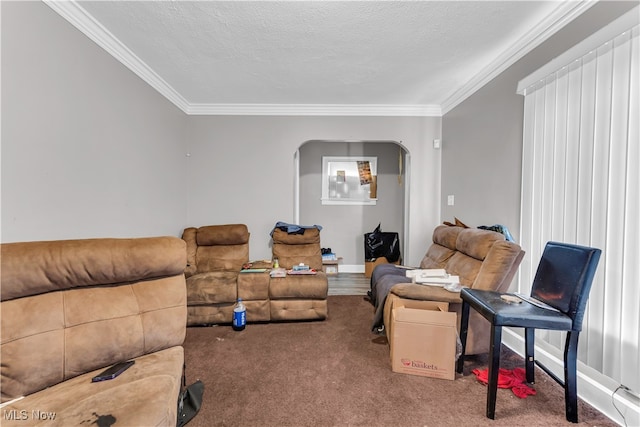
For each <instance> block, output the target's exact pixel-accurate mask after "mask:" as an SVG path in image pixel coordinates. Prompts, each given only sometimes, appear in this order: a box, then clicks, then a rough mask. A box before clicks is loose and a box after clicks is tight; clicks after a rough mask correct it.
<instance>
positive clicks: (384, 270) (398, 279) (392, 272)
mask: <svg viewBox="0 0 640 427" xmlns="http://www.w3.org/2000/svg"><path fill="white" fill-rule="evenodd" d="M406 271H407V270H406V269H404V268H398V267H396V265H395V264H380V265H378V266H376V268H374V269H373V272H372V273H371V304H373V306H374V307H375V309H376V311H375V314H374V315H373V324H372V325H371V330H372V331H373V332H376V333H382V332H383V331H384V329H383V328H382V326H384V317H383V313H384V303H385V301H386V300H387V295H388V294H389V292H390V291H391V288H392V287H393V286H394V285H396V284H398V283H411V279H410V278H408V277H407V276H406Z"/></svg>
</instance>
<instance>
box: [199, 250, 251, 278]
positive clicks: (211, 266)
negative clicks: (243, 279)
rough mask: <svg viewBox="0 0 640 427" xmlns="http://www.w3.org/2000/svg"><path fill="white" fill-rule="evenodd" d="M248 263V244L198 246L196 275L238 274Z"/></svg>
mask: <svg viewBox="0 0 640 427" xmlns="http://www.w3.org/2000/svg"><path fill="white" fill-rule="evenodd" d="M248 261H249V244H241V245H221V246H198V249H197V252H196V265H197V272H198V273H207V272H210V271H221V270H227V271H235V272H238V271H240V269H241V268H242V265H243V264H244V263H246V262H248Z"/></svg>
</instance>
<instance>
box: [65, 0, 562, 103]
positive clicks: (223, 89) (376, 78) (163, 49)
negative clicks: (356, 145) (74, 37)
mask: <svg viewBox="0 0 640 427" xmlns="http://www.w3.org/2000/svg"><path fill="white" fill-rule="evenodd" d="M77 4H79V5H80V6H81V8H83V9H84V10H85V11H86V12H87V13H88V14H89V15H90V16H91V17H93V19H95V20H96V21H97V22H98V23H99V24H101V25H102V26H103V27H104V28H105V29H106V30H107V31H108V32H109V33H111V35H112V36H113V37H115V39H117V40H119V41H120V42H121V43H122V44H123V45H124V46H126V48H127V49H128V50H130V51H131V52H132V53H133V55H134V56H136V57H137V58H139V60H140V61H142V62H143V63H144V64H146V65H147V66H148V67H149V68H150V69H151V70H153V72H154V73H155V74H157V76H159V77H160V79H162V80H164V82H166V84H167V85H168V86H170V87H171V88H172V89H173V90H174V91H175V92H177V93H178V94H180V96H181V97H182V98H183V99H184V100H186V102H187V103H188V104H190V105H194V104H373V105H438V106H439V105H441V104H443V103H445V102H446V101H447V99H448V98H449V97H451V96H452V95H453V94H454V93H455V92H456V91H457V90H459V89H460V88H461V87H462V86H464V85H465V84H467V83H468V82H469V81H470V80H471V79H472V78H473V77H474V76H476V75H477V74H478V73H479V72H481V71H482V70H483V69H484V68H486V67H487V66H489V65H490V64H491V63H492V62H494V61H496V58H498V57H499V56H500V55H501V54H503V53H504V52H505V51H507V50H508V49H509V48H510V47H512V46H513V45H514V44H515V43H516V42H517V41H518V40H520V39H522V38H523V37H525V36H527V35H529V36H530V33H531V31H532V29H533V28H535V27H536V25H538V24H539V23H540V22H541V21H542V20H543V19H544V18H545V17H547V16H549V15H550V14H551V13H552V12H553V11H554V10H555V9H556V8H557V7H558V4H559V3H558V2H553V1H552V2H541V1H533V2H527V1H471V2H465V1H444V2H440V1H382V2H377V1H346V2H343V1H286V2H279V1H278V2H272V1H258V2H246V1H231V2H219V1H196V2H184V1H159V2H158V1H154V2H146V1H145V2H140V1H131V2H129V1H95V2H93V1H91V2H84V1H82V2H78V3H77ZM514 91H515V88H514Z"/></svg>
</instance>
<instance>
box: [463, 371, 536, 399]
mask: <svg viewBox="0 0 640 427" xmlns="http://www.w3.org/2000/svg"><path fill="white" fill-rule="evenodd" d="M472 372H473V373H474V374H475V375H476V378H478V381H480V382H481V383H484V384H487V383H489V369H488V368H487V369H482V370H480V369H474V370H473V371H472ZM526 379H527V375H526V372H525V370H524V368H515V369H513V370H512V371H510V370H509V369H502V368H500V369H499V370H498V388H510V389H511V391H513V394H515V395H516V396H518V397H519V398H520V399H524V398H525V397H527V396H529V395H535V394H536V390H535V389H533V388H531V387H529V386H528V385H527V384H526Z"/></svg>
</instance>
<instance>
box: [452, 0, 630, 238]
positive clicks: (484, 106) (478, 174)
mask: <svg viewBox="0 0 640 427" xmlns="http://www.w3.org/2000/svg"><path fill="white" fill-rule="evenodd" d="M637 4H638V3H637V2H608V1H607V2H600V3H597V4H596V5H594V6H593V7H591V8H590V9H589V10H587V11H586V12H585V13H583V14H582V15H580V16H579V17H578V18H576V19H575V20H574V21H573V22H571V23H570V24H569V25H567V26H566V27H564V28H563V29H562V30H560V31H559V32H558V33H556V34H555V35H553V36H552V37H551V38H549V39H548V40H547V41H545V42H544V43H542V44H541V45H540V46H538V47H537V48H536V49H534V50H532V51H531V52H530V53H528V54H527V55H525V56H524V57H523V58H522V59H520V60H519V61H518V62H516V63H515V64H514V65H512V66H511V67H509V68H508V69H507V70H505V71H504V72H503V73H502V74H500V75H499V76H497V77H496V78H495V79H493V80H492V81H491V82H489V83H488V84H487V85H486V86H484V87H482V88H481V89H480V90H479V91H477V92H476V93H475V94H473V95H472V96H471V97H469V98H468V99H467V100H465V101H464V102H463V103H461V104H460V105H458V106H457V107H456V108H454V109H453V110H451V111H450V112H448V113H447V114H445V115H444V117H443V119H442V134H443V144H442V192H441V194H442V199H441V203H442V217H441V219H443V220H449V221H451V220H453V218H454V216H455V217H458V218H459V219H460V220H462V221H463V222H465V223H467V225H469V226H474V227H475V226H478V225H493V224H503V225H505V226H507V227H508V228H509V230H510V231H511V233H512V234H513V235H514V238H515V239H516V240H518V239H519V235H520V186H521V168H522V117H523V109H524V97H522V96H521V95H518V94H516V87H517V84H518V81H519V80H520V79H522V78H524V77H526V76H527V75H529V74H530V73H532V72H533V71H535V70H536V69H538V68H539V67H541V66H542V65H544V64H546V63H547V62H548V61H550V60H551V59H553V58H555V57H556V56H558V55H559V54H561V53H562V52H564V51H565V50H567V49H569V48H570V47H572V46H574V45H575V44H577V43H579V42H580V41H582V40H583V39H585V38H586V37H588V36H589V35H591V34H593V33H594V32H596V31H597V30H598V29H600V28H602V27H603V26H604V25H606V24H608V23H609V22H611V21H612V20H613V19H615V18H617V17H618V16H620V15H622V14H623V13H625V12H626V11H628V10H629V9H631V8H633V7H634V6H636V5H637ZM448 195H454V196H455V205H454V206H448V205H447V196H448Z"/></svg>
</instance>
